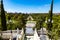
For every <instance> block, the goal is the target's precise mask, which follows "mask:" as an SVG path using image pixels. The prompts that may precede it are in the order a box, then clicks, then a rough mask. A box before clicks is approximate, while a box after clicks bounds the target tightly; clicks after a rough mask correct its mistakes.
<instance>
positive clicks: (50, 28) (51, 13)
mask: <svg viewBox="0 0 60 40" xmlns="http://www.w3.org/2000/svg"><path fill="white" fill-rule="evenodd" d="M53 1H54V0H52V2H51V9H50V11H49V19H50V21H48V28H49V30H50V31H51V30H52V16H53Z"/></svg>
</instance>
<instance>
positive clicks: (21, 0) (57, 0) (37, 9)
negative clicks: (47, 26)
mask: <svg viewBox="0 0 60 40" xmlns="http://www.w3.org/2000/svg"><path fill="white" fill-rule="evenodd" d="M51 1H52V0H4V1H3V3H4V9H5V11H7V12H22V13H48V12H49V10H50V7H51ZM59 4H60V0H54V6H53V12H54V13H60V5H59Z"/></svg>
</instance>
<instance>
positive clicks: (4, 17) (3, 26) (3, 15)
mask: <svg viewBox="0 0 60 40" xmlns="http://www.w3.org/2000/svg"><path fill="white" fill-rule="evenodd" d="M1 30H2V31H4V30H7V26H6V16H5V11H4V7H3V0H1Z"/></svg>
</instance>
